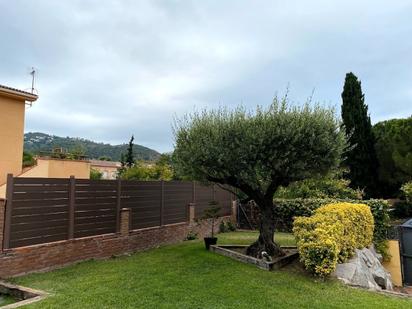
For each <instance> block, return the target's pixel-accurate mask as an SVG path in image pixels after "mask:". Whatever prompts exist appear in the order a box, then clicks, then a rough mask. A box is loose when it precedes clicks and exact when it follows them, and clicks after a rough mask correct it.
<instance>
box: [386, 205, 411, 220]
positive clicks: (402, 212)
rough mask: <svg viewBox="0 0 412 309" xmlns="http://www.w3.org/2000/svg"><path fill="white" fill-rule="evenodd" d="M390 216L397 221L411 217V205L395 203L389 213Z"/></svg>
mask: <svg viewBox="0 0 412 309" xmlns="http://www.w3.org/2000/svg"><path fill="white" fill-rule="evenodd" d="M391 216H392V217H393V218H398V219H406V218H410V217H412V203H410V202H407V201H399V202H396V203H395V205H394V207H393V211H392V212H391Z"/></svg>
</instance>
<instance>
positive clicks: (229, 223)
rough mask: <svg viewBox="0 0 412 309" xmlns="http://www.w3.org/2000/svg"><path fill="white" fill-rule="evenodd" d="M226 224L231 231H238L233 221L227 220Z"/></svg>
mask: <svg viewBox="0 0 412 309" xmlns="http://www.w3.org/2000/svg"><path fill="white" fill-rule="evenodd" d="M226 226H227V229H228V231H229V232H234V231H236V225H235V224H233V222H232V221H227V223H226Z"/></svg>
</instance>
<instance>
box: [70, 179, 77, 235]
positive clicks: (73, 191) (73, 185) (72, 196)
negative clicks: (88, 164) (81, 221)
mask: <svg viewBox="0 0 412 309" xmlns="http://www.w3.org/2000/svg"><path fill="white" fill-rule="evenodd" d="M75 199H76V179H75V178H74V176H70V180H69V237H68V238H69V239H73V238H74V204H75Z"/></svg>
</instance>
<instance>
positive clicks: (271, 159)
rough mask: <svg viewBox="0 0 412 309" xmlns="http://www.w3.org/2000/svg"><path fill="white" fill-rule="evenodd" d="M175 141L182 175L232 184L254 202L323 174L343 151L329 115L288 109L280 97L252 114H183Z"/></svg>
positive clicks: (308, 109) (329, 112)
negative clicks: (281, 187) (278, 189)
mask: <svg viewBox="0 0 412 309" xmlns="http://www.w3.org/2000/svg"><path fill="white" fill-rule="evenodd" d="M175 139H176V149H175V152H174V157H175V159H176V164H177V165H178V166H179V168H180V170H182V171H183V172H184V174H186V175H188V176H191V177H193V179H196V180H200V181H215V182H218V183H222V184H229V185H232V186H234V187H237V188H239V189H240V190H243V191H244V193H246V194H247V195H248V196H250V195H255V196H250V197H253V198H255V200H256V195H259V194H261V195H264V194H265V193H269V195H270V194H272V196H273V193H274V192H275V191H276V189H277V187H278V186H279V185H288V184H289V183H290V182H293V181H297V180H302V179H305V178H309V177H314V176H316V175H324V174H326V173H327V172H328V171H329V170H330V169H331V168H333V167H336V166H337V165H338V164H339V162H340V156H341V153H342V150H343V148H344V146H345V138H344V135H343V134H342V133H341V132H340V131H339V122H338V121H337V120H336V118H335V115H334V112H333V111H332V110H329V109H324V108H321V107H319V106H315V107H313V108H311V107H310V106H309V105H305V106H304V107H288V105H287V101H286V98H284V99H282V100H281V101H279V100H278V99H277V98H275V99H274V102H273V104H271V105H270V106H269V107H268V108H266V109H265V108H262V107H258V108H257V110H256V112H254V113H251V112H247V111H246V110H245V109H244V108H242V107H239V108H237V109H235V110H234V111H229V110H227V109H223V108H221V109H218V110H214V111H206V110H205V111H203V112H200V113H194V114H191V115H188V116H186V117H185V118H183V119H182V120H181V121H178V122H177V123H176V125H175ZM256 202H257V203H259V201H256Z"/></svg>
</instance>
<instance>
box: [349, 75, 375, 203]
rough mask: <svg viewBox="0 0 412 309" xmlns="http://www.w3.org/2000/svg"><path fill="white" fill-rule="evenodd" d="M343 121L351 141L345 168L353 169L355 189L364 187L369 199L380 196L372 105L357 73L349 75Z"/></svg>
mask: <svg viewBox="0 0 412 309" xmlns="http://www.w3.org/2000/svg"><path fill="white" fill-rule="evenodd" d="M342 120H343V124H344V126H345V130H346V135H347V136H348V141H349V146H350V147H349V150H348V152H347V155H346V159H345V161H344V165H345V166H346V167H348V168H349V174H348V176H349V179H350V181H351V186H352V187H353V188H360V189H362V190H364V191H365V193H366V195H367V196H369V197H370V196H374V194H375V193H376V179H377V174H376V170H377V166H378V163H377V158H376V153H375V148H374V145H375V139H374V135H373V132H372V125H371V120H370V117H369V115H368V106H367V105H366V104H365V97H364V94H363V93H362V88H361V82H360V81H358V78H357V77H356V76H355V75H354V74H353V73H348V74H346V78H345V85H344V87H343V92H342Z"/></svg>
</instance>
